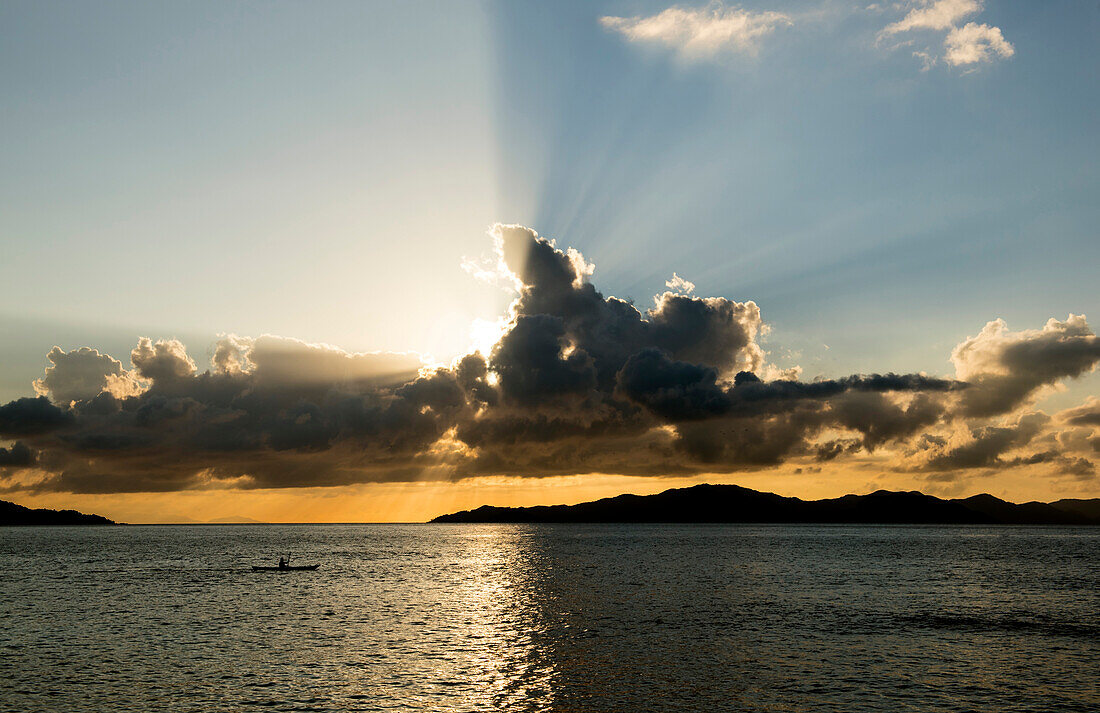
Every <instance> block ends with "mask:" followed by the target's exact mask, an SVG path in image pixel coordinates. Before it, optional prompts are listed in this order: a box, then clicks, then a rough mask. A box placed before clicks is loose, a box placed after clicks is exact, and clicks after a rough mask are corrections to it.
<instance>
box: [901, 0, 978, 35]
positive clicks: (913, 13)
mask: <svg viewBox="0 0 1100 713" xmlns="http://www.w3.org/2000/svg"><path fill="white" fill-rule="evenodd" d="M981 10H982V4H981V3H980V2H979V1H978V0H937V1H936V2H934V3H932V4H930V5H928V4H926V5H924V6H922V7H915V8H913V9H912V10H910V11H909V14H907V15H906V16H905V17H903V18H902V19H900V20H898V21H897V22H893V23H890V24H889V25H887V26H886V27H885V28H884V29H883V30H882V33H883V34H884V35H896V34H898V33H899V32H909V31H910V30H946V29H948V28H949V27H954V26H955V23H957V22H958V21H959V20H961V19H963V18H964V17H967V16H968V15H973V14H974V13H976V12H981Z"/></svg>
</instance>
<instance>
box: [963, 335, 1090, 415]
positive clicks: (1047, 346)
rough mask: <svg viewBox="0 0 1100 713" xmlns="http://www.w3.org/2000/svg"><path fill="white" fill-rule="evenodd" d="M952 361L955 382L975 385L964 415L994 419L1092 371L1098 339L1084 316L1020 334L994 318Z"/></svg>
mask: <svg viewBox="0 0 1100 713" xmlns="http://www.w3.org/2000/svg"><path fill="white" fill-rule="evenodd" d="M951 361H952V363H954V365H955V376H956V378H958V379H960V380H963V381H966V382H968V383H969V384H971V388H969V389H967V390H966V391H965V392H964V393H963V394H962V398H961V402H960V411H961V412H962V413H963V414H964V415H966V416H994V415H998V414H1002V413H1006V412H1008V411H1011V410H1013V409H1015V408H1017V407H1019V406H1021V405H1022V404H1025V403H1026V402H1028V401H1029V400H1030V399H1032V398H1033V397H1034V396H1035V395H1036V393H1037V392H1038V391H1039V389H1040V388H1042V387H1044V386H1052V385H1054V384H1057V383H1059V382H1060V381H1062V380H1064V379H1067V378H1076V377H1078V376H1081V375H1082V374H1084V373H1086V372H1089V371H1092V370H1093V369H1094V368H1095V367H1096V364H1097V362H1100V338H1098V337H1097V336H1096V335H1095V334H1093V332H1092V330H1091V329H1090V328H1089V325H1088V322H1087V321H1086V319H1085V316H1084V315H1075V314H1071V315H1069V317H1068V318H1066V320H1065V321H1058V320H1056V319H1053V318H1052V319H1050V320H1049V321H1048V322H1047V323H1046V324H1045V325H1044V326H1043V328H1042V329H1037V330H1036V329H1030V330H1022V331H1019V332H1013V331H1010V330H1009V329H1008V325H1007V324H1006V323H1005V321H1004V320H1003V319H996V320H993V321H992V322H989V323H988V324H986V325H985V327H984V328H983V329H982V331H981V332H979V333H978V335H977V336H975V337H968V338H967V339H966V340H964V341H963V342H962V343H960V344H959V345H958V346H956V347H955V349H954V350H953V351H952V352H951Z"/></svg>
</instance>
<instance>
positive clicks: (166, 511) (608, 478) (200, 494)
mask: <svg viewBox="0 0 1100 713" xmlns="http://www.w3.org/2000/svg"><path fill="white" fill-rule="evenodd" d="M992 476H993V474H992V473H991V474H990V477H980V476H978V477H971V478H968V479H965V480H962V479H960V480H957V481H953V482H934V481H931V480H929V479H928V476H927V474H922V473H884V472H882V471H878V470H877V469H875V470H872V466H870V464H864V465H863V467H862V469H861V468H858V467H857V468H851V467H839V466H834V467H833V468H832V469H830V468H829V466H828V465H825V466H824V467H822V468H821V470H820V471H819V472H810V471H809V469H808V468H804V467H803V468H798V467H793V466H792V467H790V468H782V469H767V470H759V471H746V472H739V473H724V474H704V475H697V476H690V477H653V476H650V477H644V476H621V475H605V474H588V475H571V476H552V477H545V478H523V477H504V476H486V477H479V478H469V479H465V480H462V481H458V482H449V481H426V482H424V481H422V482H403V483H364V484H357V485H346V486H335V487H318V488H282V489H251V490H238V489H206V490H185V491H177V492H161V493H106V494H77V493H63V492H56V493H37V494H32V493H29V492H23V493H19V492H17V493H11V494H8V495H6V496H5V497H4V499H9V498H10V499H11V500H13V501H14V502H16V503H18V504H20V505H23V506H25V507H30V508H51V509H58V510H59V509H73V510H79V511H80V512H85V513H94V514H96V515H102V516H104V517H108V518H110V519H112V520H115V521H117V522H125V523H129V524H172V523H188V522H198V523H206V522H210V521H213V520H218V519H223V518H249V519H252V520H257V521H260V522H270V523H325V522H330V523H332V522H348V523H368V522H372V523H374V522H376V523H383V522H426V521H428V520H430V519H431V518H433V517H436V516H437V515H442V514H445V513H449V512H455V511H458V510H468V509H472V508H476V507H478V506H481V505H496V506H511V507H519V506H532V505H556V504H567V505H571V504H575V503H580V502H586V501H589V500H596V499H599V498H605V497H612V496H615V495H620V494H623V493H632V494H637V495H649V494H653V493H658V492H661V491H663V490H667V489H669V488H682V487H689V486H692V485H697V484H699V483H722V484H736V485H741V486H744V487H747V488H752V489H754V490H761V491H767V492H773V493H777V494H779V495H784V496H789V497H799V498H803V499H809V500H812V499H818V498H833V497H840V496H842V495H847V494H849V493H856V494H864V493H869V492H873V491H875V490H879V489H886V490H919V491H921V492H924V493H928V494H930V495H936V496H938V497H944V498H955V497H968V496H970V495H975V494H978V493H990V494H992V495H995V496H997V497H999V498H1002V499H1004V500H1009V501H1012V502H1026V501H1030V500H1040V501H1044V502H1049V501H1053V500H1058V499H1061V498H1089V497H1097V495H1098V493H1096V492H1095V491H1092V490H1089V489H1087V487H1086V483H1085V482H1082V481H1075V480H1074V479H1072V478H1062V479H1057V478H1055V477H1050V476H1052V474H1043V475H1042V476H1039V475H1037V474H1036V472H1035V471H1034V470H1033V469H1026V468H1024V469H1016V471H1015V472H1008V471H1005V470H1000V471H998V472H997V473H996V476H995V477H992Z"/></svg>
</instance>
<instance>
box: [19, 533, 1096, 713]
mask: <svg viewBox="0 0 1100 713" xmlns="http://www.w3.org/2000/svg"><path fill="white" fill-rule="evenodd" d="M286 553H289V554H290V555H291V556H292V558H293V561H292V564H306V563H315V562H316V563H320V565H321V567H320V569H318V570H317V571H315V572H255V573H254V572H252V571H251V565H255V564H265V565H273V564H275V563H276V560H277V559H278V557H279V556H280V555H282V554H286ZM0 565H2V568H3V569H2V574H0V711H3V712H5V713H22V712H24V711H50V712H51V713H52V712H55V711H68V712H77V711H96V712H102V711H124V710H125V711H173V712H178V711H245V710H264V711H350V710H354V711H391V710H405V711H486V710H507V711H577V712H578V713H579V712H582V711H583V712H588V711H814V712H819V711H844V712H851V711H891V712H895V711H990V712H991V713H992V712H996V713H1006V712H1008V711H1045V712H1053V711H1090V712H1095V711H1097V710H1100V673H1098V672H1100V528H1072V527H1011V526H1000V527H985V526H949V527H925V526H892V527H868V526H790V525H771V526H769V525H763V526H759V525H753V526H742V525H694V526H684V525H206V526H131V527H57V528H53V527H43V528H2V529H0Z"/></svg>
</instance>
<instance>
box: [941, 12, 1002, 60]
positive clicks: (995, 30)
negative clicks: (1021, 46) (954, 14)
mask: <svg viewBox="0 0 1100 713" xmlns="http://www.w3.org/2000/svg"><path fill="white" fill-rule="evenodd" d="M943 48H944V56H943V58H944V60H945V61H946V62H947V63H948V64H950V65H952V66H955V67H958V66H960V65H964V64H977V63H979V62H992V61H993V60H994V59H995V58H996V56H1000V57H1005V58H1007V57H1011V56H1012V55H1014V54H1016V49H1015V48H1014V47H1013V46H1012V45H1011V44H1010V43H1009V42H1008V40H1006V39H1005V38H1004V35H1002V34H1001V28H999V27H990V26H989V25H979V24H977V23H974V22H968V23H967V24H966V25H965V26H964V27H956V28H954V29H952V30H951V32H949V33H948V35H947V39H945V40H944V41H943Z"/></svg>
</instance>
